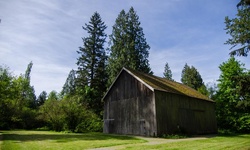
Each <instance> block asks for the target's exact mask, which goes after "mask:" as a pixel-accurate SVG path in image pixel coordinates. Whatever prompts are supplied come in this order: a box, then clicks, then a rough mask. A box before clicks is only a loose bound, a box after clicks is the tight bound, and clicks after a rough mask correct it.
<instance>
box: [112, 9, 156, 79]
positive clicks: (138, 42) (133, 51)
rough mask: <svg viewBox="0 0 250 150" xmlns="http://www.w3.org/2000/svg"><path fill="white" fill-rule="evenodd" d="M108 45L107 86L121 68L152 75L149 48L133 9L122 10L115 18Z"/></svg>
mask: <svg viewBox="0 0 250 150" xmlns="http://www.w3.org/2000/svg"><path fill="white" fill-rule="evenodd" d="M109 44H110V57H109V59H108V73H109V84H111V83H112V82H113V80H114V78H115V77H116V76H117V74H118V73H119V71H120V70H121V69H122V67H128V68H131V69H134V70H137V71H141V72H144V73H152V72H151V69H150V67H149V61H148V56H149V52H148V51H149V49H150V46H149V45H148V44H147V42H146V38H145V37H144V33H143V29H142V27H141V26H140V22H139V16H138V15H137V14H136V12H135V10H134V8H133V7H131V8H130V10H129V12H128V13H126V12H125V11H124V10H122V11H121V12H120V14H119V15H118V17H117V18H116V21H115V24H114V25H113V30H112V34H111V35H110V41H109Z"/></svg>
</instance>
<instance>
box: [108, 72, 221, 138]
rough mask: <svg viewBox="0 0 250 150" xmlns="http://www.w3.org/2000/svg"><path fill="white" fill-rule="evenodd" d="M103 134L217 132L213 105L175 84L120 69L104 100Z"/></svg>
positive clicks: (149, 134) (184, 87)
mask: <svg viewBox="0 0 250 150" xmlns="http://www.w3.org/2000/svg"><path fill="white" fill-rule="evenodd" d="M103 101H104V128H103V132H104V133H115V134H130V135H143V136H160V135H163V134H172V133H177V132H185V133H188V134H205V133H215V132H216V131H217V126H216V120H215V111H214V102H213V101H212V100H210V99H209V98H207V97H205V96H204V95H202V94H200V93H199V92H197V91H195V90H193V89H191V88H189V87H187V86H185V85H183V84H180V83H177V82H173V81H169V80H166V79H163V78H160V77H156V76H153V75H148V74H144V73H141V72H138V71H135V70H132V69H127V68H123V69H122V70H121V72H120V73H119V75H118V76H117V78H116V79H115V81H114V83H113V84H112V85H111V86H110V88H109V90H108V92H107V93H106V94H105V96H104V98H103Z"/></svg>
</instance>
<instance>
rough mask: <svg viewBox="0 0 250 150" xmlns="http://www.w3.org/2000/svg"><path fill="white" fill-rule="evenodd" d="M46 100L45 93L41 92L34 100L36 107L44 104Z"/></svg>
mask: <svg viewBox="0 0 250 150" xmlns="http://www.w3.org/2000/svg"><path fill="white" fill-rule="evenodd" d="M46 99H47V92H46V91H42V92H41V93H40V95H39V96H38V98H37V100H36V105H37V106H38V107H39V106H41V105H43V104H44V102H45V101H46Z"/></svg>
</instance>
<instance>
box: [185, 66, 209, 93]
mask: <svg viewBox="0 0 250 150" xmlns="http://www.w3.org/2000/svg"><path fill="white" fill-rule="evenodd" d="M181 82H182V83H183V84H185V85H187V86H189V87H191V88H193V89H195V90H198V89H199V88H200V87H201V86H202V85H204V83H203V80H202V78H201V75H200V73H199V72H198V71H197V69H196V68H195V67H194V66H192V67H190V66H188V65H187V64H185V66H184V68H183V70H182V74H181Z"/></svg>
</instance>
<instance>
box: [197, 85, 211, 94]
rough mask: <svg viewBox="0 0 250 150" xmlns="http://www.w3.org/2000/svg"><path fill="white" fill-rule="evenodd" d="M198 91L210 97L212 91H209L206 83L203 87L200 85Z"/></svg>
mask: <svg viewBox="0 0 250 150" xmlns="http://www.w3.org/2000/svg"><path fill="white" fill-rule="evenodd" d="M197 91H198V92H200V93H201V94H203V95H206V96H207V97H209V94H210V93H209V91H208V89H207V87H206V86H205V85H204V84H203V85H202V86H201V87H199V88H198V90H197Z"/></svg>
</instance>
